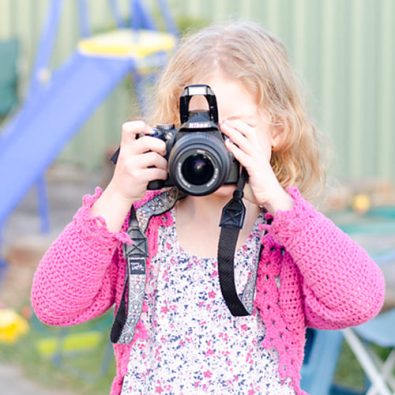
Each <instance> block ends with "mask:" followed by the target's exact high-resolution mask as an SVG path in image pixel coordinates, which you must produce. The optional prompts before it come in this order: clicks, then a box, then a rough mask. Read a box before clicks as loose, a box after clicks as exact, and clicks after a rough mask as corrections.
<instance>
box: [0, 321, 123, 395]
mask: <svg viewBox="0 0 395 395" xmlns="http://www.w3.org/2000/svg"><path fill="white" fill-rule="evenodd" d="M109 331H110V328H109V321H108V317H107V316H104V317H102V318H100V319H98V320H95V321H92V322H89V323H86V324H83V325H78V326H75V327H73V328H67V329H65V328H63V329H59V328H49V327H46V326H44V325H42V324H39V323H38V322H36V321H33V324H32V326H31V330H30V331H29V333H28V334H27V335H26V336H24V337H23V338H21V339H20V340H19V341H18V342H17V343H15V344H12V345H5V344H0V361H2V362H4V363H8V364H15V365H18V366H21V367H22V369H23V371H24V373H25V375H26V377H28V378H30V379H31V380H33V381H35V382H37V383H38V384H40V385H42V386H43V387H46V388H48V389H53V390H54V393H55V389H59V388H62V389H64V390H69V391H70V392H71V393H73V394H76V395H100V394H103V395H105V394H108V393H109V389H110V386H111V382H112V379H113V377H114V375H115V363H114V357H113V353H112V347H111V346H110V345H109ZM86 332H90V333H95V334H97V333H100V334H101V335H100V336H93V337H92V336H91V337H90V339H86V338H80V337H79V334H80V333H86ZM43 339H57V340H58V342H57V343H58V345H59V344H63V345H64V344H65V343H64V340H66V341H67V343H66V347H61V348H62V350H63V352H59V350H60V348H58V349H57V350H58V351H57V352H55V353H54V354H53V353H52V354H51V353H50V352H51V351H53V350H51V347H48V345H47V347H45V349H46V353H43V352H42V351H41V352H40V351H39V347H38V346H39V344H40V342H41V341H42V340H43ZM70 339H71V342H70V341H69V340H70ZM75 339H82V342H78V341H77V342H76V341H75ZM87 342H90V343H91V344H86V343H87ZM84 343H85V344H84ZM52 345H53V344H50V346H52ZM65 348H66V350H65Z"/></svg>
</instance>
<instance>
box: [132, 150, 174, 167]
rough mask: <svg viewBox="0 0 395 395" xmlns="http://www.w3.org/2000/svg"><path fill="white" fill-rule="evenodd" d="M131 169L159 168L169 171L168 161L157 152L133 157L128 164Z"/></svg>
mask: <svg viewBox="0 0 395 395" xmlns="http://www.w3.org/2000/svg"><path fill="white" fill-rule="evenodd" d="M127 166H128V168H130V169H147V168H153V167H155V168H157V169H162V170H165V171H167V160H166V159H165V158H164V157H163V156H162V155H159V154H157V153H156V152H153V151H150V152H146V153H144V154H142V155H138V156H135V157H133V160H130V162H129V163H128V165H127Z"/></svg>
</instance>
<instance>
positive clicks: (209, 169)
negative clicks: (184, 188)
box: [181, 154, 214, 185]
mask: <svg viewBox="0 0 395 395" xmlns="http://www.w3.org/2000/svg"><path fill="white" fill-rule="evenodd" d="M181 173H182V175H183V176H184V178H185V180H186V181H187V182H189V183H190V184H192V185H204V184H207V183H208V182H209V181H210V180H211V179H212V178H213V176H214V166H213V164H212V162H211V161H210V159H209V158H208V157H207V156H205V155H203V154H194V155H190V156H189V157H188V158H187V159H185V161H184V163H183V164H182V166H181Z"/></svg>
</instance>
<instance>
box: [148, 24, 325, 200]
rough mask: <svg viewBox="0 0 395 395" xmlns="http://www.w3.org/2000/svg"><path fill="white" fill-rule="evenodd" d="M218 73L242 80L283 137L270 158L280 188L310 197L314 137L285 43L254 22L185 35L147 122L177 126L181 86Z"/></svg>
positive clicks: (315, 170)
mask: <svg viewBox="0 0 395 395" xmlns="http://www.w3.org/2000/svg"><path fill="white" fill-rule="evenodd" d="M218 71H221V72H222V73H225V75H226V76H228V77H229V78H231V79H236V80H238V81H241V82H242V83H243V85H244V86H245V87H246V89H247V90H248V91H249V92H250V93H251V94H252V95H254V97H256V100H257V104H258V106H259V107H260V108H262V109H263V110H264V111H265V112H266V113H268V114H269V116H270V119H271V121H272V123H273V124H275V125H276V126H279V127H281V128H282V130H283V136H284V138H283V139H282V143H281V144H280V145H279V146H278V147H276V149H275V150H274V151H273V153H272V158H271V165H272V167H273V169H274V172H275V174H276V176H277V177H278V179H279V181H280V183H281V185H282V186H283V187H288V186H291V185H296V186H298V188H299V189H300V191H301V192H302V193H303V194H304V195H305V196H306V195H307V197H313V195H314V194H315V193H314V192H316V191H317V188H316V187H317V186H318V185H319V186H322V185H323V179H324V173H323V169H322V166H321V163H320V151H319V140H318V133H317V130H316V128H315V126H314V124H313V122H312V121H311V119H310V118H309V116H308V114H307V111H306V108H305V104H304V99H303V97H302V94H301V89H300V86H299V83H298V81H297V78H296V76H295V73H294V72H293V70H292V68H291V66H290V64H289V61H288V57H287V53H286V50H285V47H284V45H283V44H282V43H281V42H280V41H279V40H278V39H277V38H275V37H274V36H273V35H271V34H270V33H268V32H266V31H265V30H264V29H262V27H260V26H259V25H258V24H256V23H253V22H232V23H227V24H222V25H216V26H210V27H207V28H204V29H202V30H201V31H199V32H197V33H194V34H192V35H189V36H188V35H187V36H185V37H184V38H183V39H182V40H181V42H180V44H179V47H178V49H177V51H176V52H175V54H174V55H173V56H172V58H171V59H170V61H169V63H168V65H167V67H166V68H165V70H164V71H163V73H162V75H161V78H160V80H159V82H158V84H157V86H156V87H155V91H154V99H155V100H154V105H153V108H152V111H151V114H152V117H151V119H150V120H149V121H150V122H151V124H156V123H174V124H176V125H179V96H180V94H181V92H182V91H183V89H184V87H185V86H186V85H188V84H190V83H191V81H194V80H196V78H200V79H202V80H204V77H208V76H210V75H212V74H213V72H218ZM214 93H215V92H214Z"/></svg>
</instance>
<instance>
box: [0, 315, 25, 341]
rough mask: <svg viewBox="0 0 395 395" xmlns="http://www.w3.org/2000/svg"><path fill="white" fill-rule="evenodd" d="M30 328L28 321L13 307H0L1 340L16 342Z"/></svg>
mask: <svg viewBox="0 0 395 395" xmlns="http://www.w3.org/2000/svg"><path fill="white" fill-rule="evenodd" d="M28 330H29V324H28V323H27V321H26V320H25V319H24V318H23V317H21V316H20V315H19V314H17V313H16V312H15V311H14V310H11V309H0V342H1V343H10V344H11V343H15V342H16V341H17V340H18V339H19V337H20V336H22V335H24V334H26V333H27V332H28Z"/></svg>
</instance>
